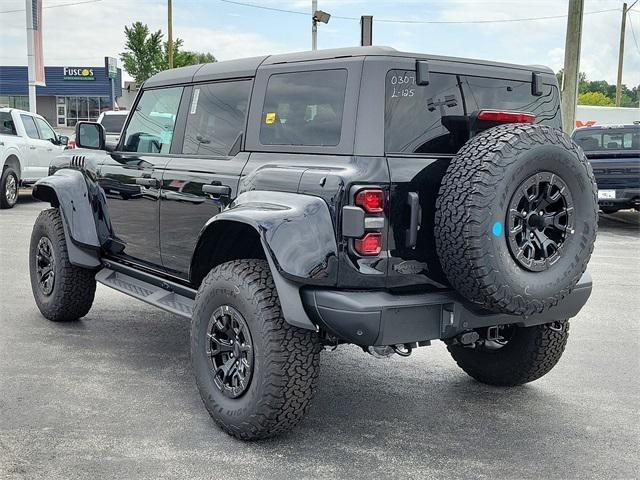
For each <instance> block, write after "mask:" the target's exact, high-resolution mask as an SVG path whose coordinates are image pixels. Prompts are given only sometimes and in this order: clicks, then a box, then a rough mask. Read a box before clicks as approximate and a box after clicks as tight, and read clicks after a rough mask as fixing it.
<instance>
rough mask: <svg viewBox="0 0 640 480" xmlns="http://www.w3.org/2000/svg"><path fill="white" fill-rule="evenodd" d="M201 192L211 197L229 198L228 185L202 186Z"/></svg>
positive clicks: (229, 190) (229, 188) (229, 189)
mask: <svg viewBox="0 0 640 480" xmlns="http://www.w3.org/2000/svg"><path fill="white" fill-rule="evenodd" d="M202 191H203V192H204V193H207V194H209V195H211V196H213V197H230V196H231V187H230V186H228V185H203V186H202Z"/></svg>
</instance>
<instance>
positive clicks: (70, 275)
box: [29, 208, 96, 322]
mask: <svg viewBox="0 0 640 480" xmlns="http://www.w3.org/2000/svg"><path fill="white" fill-rule="evenodd" d="M62 221H63V220H62V217H61V215H60V211H59V210H58V209H57V208H50V209H48V210H43V211H42V212H40V215H38V218H37V219H36V222H35V225H34V226H33V232H32V234H31V244H30V246H29V273H30V276H31V289H32V291H33V296H34V298H35V301H36V305H37V306H38V308H39V309H40V312H41V313H42V315H44V317H45V318H47V319H49V320H51V321H53V322H68V321H74V320H77V319H79V318H82V317H84V316H85V315H86V314H87V313H89V310H90V309H91V305H92V304H93V298H94V296H95V292H96V280H95V271H94V270H89V269H85V268H81V267H77V266H75V265H72V264H71V263H70V262H69V254H68V253H67V243H66V238H65V234H64V226H63V225H62ZM43 237H46V238H48V239H49V241H50V242H51V246H52V251H53V258H54V261H55V263H54V274H55V281H54V284H53V291H52V292H51V293H50V294H49V295H46V294H45V293H44V292H43V290H42V288H41V286H40V284H39V278H38V273H37V265H36V262H37V260H36V256H37V252H38V243H39V241H40V239H41V238H43Z"/></svg>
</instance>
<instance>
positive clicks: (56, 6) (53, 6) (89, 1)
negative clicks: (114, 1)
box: [0, 0, 102, 13]
mask: <svg viewBox="0 0 640 480" xmlns="http://www.w3.org/2000/svg"><path fill="white" fill-rule="evenodd" d="M96 2H102V0H85V1H84V2H72V3H61V4H59V5H49V6H46V7H42V8H43V9H45V8H58V7H70V6H71V5H83V4H85V3H96ZM16 12H24V8H21V9H18V10H2V11H0V13H16Z"/></svg>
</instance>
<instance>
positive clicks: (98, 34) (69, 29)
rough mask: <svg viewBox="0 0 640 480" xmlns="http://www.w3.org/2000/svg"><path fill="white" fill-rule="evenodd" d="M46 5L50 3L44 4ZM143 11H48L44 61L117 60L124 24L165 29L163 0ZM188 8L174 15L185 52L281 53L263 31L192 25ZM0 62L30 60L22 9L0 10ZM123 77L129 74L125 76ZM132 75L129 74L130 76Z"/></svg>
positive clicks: (105, 7) (113, 7)
mask: <svg viewBox="0 0 640 480" xmlns="http://www.w3.org/2000/svg"><path fill="white" fill-rule="evenodd" d="M0 3H2V6H1V8H0V10H13V9H19V8H21V7H22V8H24V2H19V3H16V2H15V1H14V2H11V3H10V2H4V1H3V2H0ZM45 5H46V4H45ZM143 5H144V15H141V11H140V9H139V8H138V9H135V8H127V7H126V6H125V7H123V4H122V3H120V2H111V1H105V2H99V3H95V4H90V5H87V6H86V7H81V8H79V7H67V8H64V9H63V8H60V9H58V8H55V9H45V10H44V12H43V26H44V28H43V47H44V61H45V64H46V65H70V64H77V65H102V63H103V61H104V57H105V56H113V57H117V58H119V56H120V53H121V52H122V51H123V50H124V43H125V35H124V27H125V25H130V24H131V23H133V22H134V21H139V20H141V19H143V21H144V23H146V24H147V25H149V28H150V30H152V31H155V30H158V29H160V30H162V31H163V32H166V4H165V2H164V1H162V2H155V3H144V4H143ZM192 20H193V17H192V16H191V15H190V12H181V14H176V15H175V16H174V28H173V31H174V38H175V37H179V38H182V39H183V40H184V46H183V48H185V49H187V50H194V51H201V52H210V53H212V54H213V55H214V56H215V57H216V58H217V59H219V60H228V59H232V58H239V57H248V56H256V55H263V54H269V53H279V52H283V51H286V48H285V47H284V46H283V45H280V44H278V43H276V42H273V41H270V40H268V39H267V38H265V37H264V36H262V35H260V34H259V33H253V32H246V31H238V30H237V29H234V28H224V29H210V28H204V27H194V26H192ZM0 23H1V24H2V30H1V33H0V35H1V39H0V45H1V46H0V63H2V64H3V65H24V64H26V39H25V15H24V13H11V14H1V15H0ZM125 77H127V75H126V74H125ZM127 78H128V77H127Z"/></svg>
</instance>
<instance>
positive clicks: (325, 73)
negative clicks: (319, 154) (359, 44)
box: [260, 69, 347, 146]
mask: <svg viewBox="0 0 640 480" xmlns="http://www.w3.org/2000/svg"><path fill="white" fill-rule="evenodd" d="M346 88H347V71H346V70H344V69H340V70H317V71H312V72H297V73H279V74H275V75H272V76H271V77H270V78H269V83H268V84H267V92H266V96H265V100H264V107H263V110H262V119H261V122H260V143H262V144H263V145H309V146H312V145H313V146H316V145H320V146H335V145H338V144H339V143H340V133H341V130H342V112H343V110H344V97H345V91H346Z"/></svg>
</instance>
